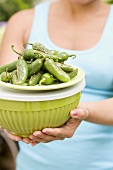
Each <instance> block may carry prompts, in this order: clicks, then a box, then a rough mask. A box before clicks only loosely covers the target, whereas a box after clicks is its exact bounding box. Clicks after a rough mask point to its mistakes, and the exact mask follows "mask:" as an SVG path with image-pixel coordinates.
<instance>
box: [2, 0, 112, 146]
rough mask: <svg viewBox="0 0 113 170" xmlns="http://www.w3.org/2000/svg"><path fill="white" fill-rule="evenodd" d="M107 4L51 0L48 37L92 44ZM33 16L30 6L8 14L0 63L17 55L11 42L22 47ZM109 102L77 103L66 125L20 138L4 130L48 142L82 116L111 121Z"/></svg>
mask: <svg viewBox="0 0 113 170" xmlns="http://www.w3.org/2000/svg"><path fill="white" fill-rule="evenodd" d="M109 8H110V7H109V5H107V4H104V3H102V2H101V1H100V0H58V1H56V2H54V3H53V4H51V6H50V11H49V21H48V31H49V36H50V38H51V40H52V41H53V42H54V43H55V44H56V45H57V46H59V47H62V48H65V49H73V50H86V49H89V48H92V47H93V46H95V44H97V42H98V41H99V39H100V37H101V34H102V31H103V29H104V26H105V23H106V20H107V17H108V13H109ZM65 11H66V12H65ZM33 17H34V9H30V10H24V11H21V12H18V13H16V14H14V15H13V16H12V17H11V18H10V20H9V22H8V24H7V29H6V32H5V35H4V38H3V43H2V48H1V51H0V65H3V64H6V63H8V62H11V61H14V60H15V59H17V57H18V55H17V54H15V53H14V52H13V51H12V50H11V45H12V44H14V45H15V47H16V49H17V51H22V49H23V44H24V43H25V42H27V40H28V37H29V34H30V30H31V26H32V22H33ZM17 21H18V22H17ZM100 23H101V24H100ZM59 25H60V27H59ZM95 25H96V28H95ZM56 30H57V31H56ZM76 40H77V41H76ZM86 42H87V43H86ZM9 56H10V57H9ZM112 103H113V98H110V99H107V100H103V101H99V102H85V103H80V104H79V106H78V108H77V109H74V110H72V111H71V112H70V115H71V118H70V119H69V121H67V123H66V124H65V125H63V126H61V127H60V128H45V129H43V130H42V131H35V132H34V133H33V134H31V135H30V136H29V138H21V137H18V136H15V135H13V134H11V133H10V132H8V131H7V130H4V131H5V132H6V134H7V135H8V136H9V138H11V139H12V140H15V141H23V142H25V143H27V144H30V143H31V145H32V146H35V145H36V144H38V143H40V142H44V143H48V142H51V141H53V140H63V139H65V138H71V137H72V136H73V134H74V132H75V131H76V129H77V127H78V126H79V125H80V123H81V121H82V120H85V121H89V122H92V123H97V124H103V125H113V105H112ZM108 113H109V114H108Z"/></svg>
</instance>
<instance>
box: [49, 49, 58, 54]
mask: <svg viewBox="0 0 113 170" xmlns="http://www.w3.org/2000/svg"><path fill="white" fill-rule="evenodd" d="M50 52H51V54H53V55H57V54H58V51H56V50H50Z"/></svg>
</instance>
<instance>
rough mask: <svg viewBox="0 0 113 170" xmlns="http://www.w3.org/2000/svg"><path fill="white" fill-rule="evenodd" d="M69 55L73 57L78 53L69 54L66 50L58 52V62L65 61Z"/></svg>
mask: <svg viewBox="0 0 113 170" xmlns="http://www.w3.org/2000/svg"><path fill="white" fill-rule="evenodd" d="M69 57H73V58H75V57H76V55H75V54H70V55H69V54H67V53H66V52H61V53H58V62H64V61H66V60H67V59H68V58H69Z"/></svg>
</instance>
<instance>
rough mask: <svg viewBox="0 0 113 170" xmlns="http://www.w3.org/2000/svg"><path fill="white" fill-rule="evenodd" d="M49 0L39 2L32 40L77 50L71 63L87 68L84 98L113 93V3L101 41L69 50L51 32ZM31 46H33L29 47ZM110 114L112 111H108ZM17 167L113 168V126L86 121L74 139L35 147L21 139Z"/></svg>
mask: <svg viewBox="0 0 113 170" xmlns="http://www.w3.org/2000/svg"><path fill="white" fill-rule="evenodd" d="M49 6H50V4H49V3H44V4H40V5H38V6H36V8H35V16H34V21H33V25H32V29H31V33H30V36H29V39H28V41H29V42H40V43H42V44H44V45H45V46H47V47H48V48H49V49H55V50H58V51H66V52H68V53H75V54H76V55H77V58H76V59H74V60H73V59H69V60H68V61H67V63H69V64H72V65H75V66H78V67H80V68H82V69H83V70H84V71H85V74H86V84H87V85H86V87H85V89H84V90H83V92H82V97H81V101H99V100H102V99H106V98H109V97H113V69H112V67H113V64H112V63H113V52H112V44H113V36H112V35H113V34H112V28H113V21H112V18H113V7H111V11H110V13H109V16H108V19H107V22H106V25H105V28H104V30H103V33H102V35H101V38H100V39H99V41H98V43H97V44H96V45H95V46H94V47H92V48H90V49H88V50H82V51H78V50H68V49H64V48H61V47H59V46H57V45H56V44H55V43H53V41H52V40H51V38H50V37H49V34H48V11H49ZM28 48H29V47H28ZM108 114H109V113H108ZM19 146H20V153H19V155H18V157H17V170H25V169H27V170H62V169H63V168H65V170H112V169H113V155H112V154H113V127H110V126H103V125H96V124H92V123H88V122H85V121H84V122H82V123H81V125H80V126H79V127H78V129H77V131H76V132H75V134H74V136H73V137H72V138H71V139H65V140H64V141H54V142H51V143H48V144H43V143H40V144H38V145H37V146H35V147H32V146H30V145H26V144H24V143H22V142H20V145H19Z"/></svg>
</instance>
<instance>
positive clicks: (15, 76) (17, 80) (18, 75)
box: [11, 59, 28, 85]
mask: <svg viewBox="0 0 113 170" xmlns="http://www.w3.org/2000/svg"><path fill="white" fill-rule="evenodd" d="M11 77H12V83H13V84H16V85H22V84H24V83H25V81H26V80H27V77H28V65H27V63H26V61H25V60H24V59H18V61H17V70H14V71H13V72H12V75H11Z"/></svg>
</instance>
